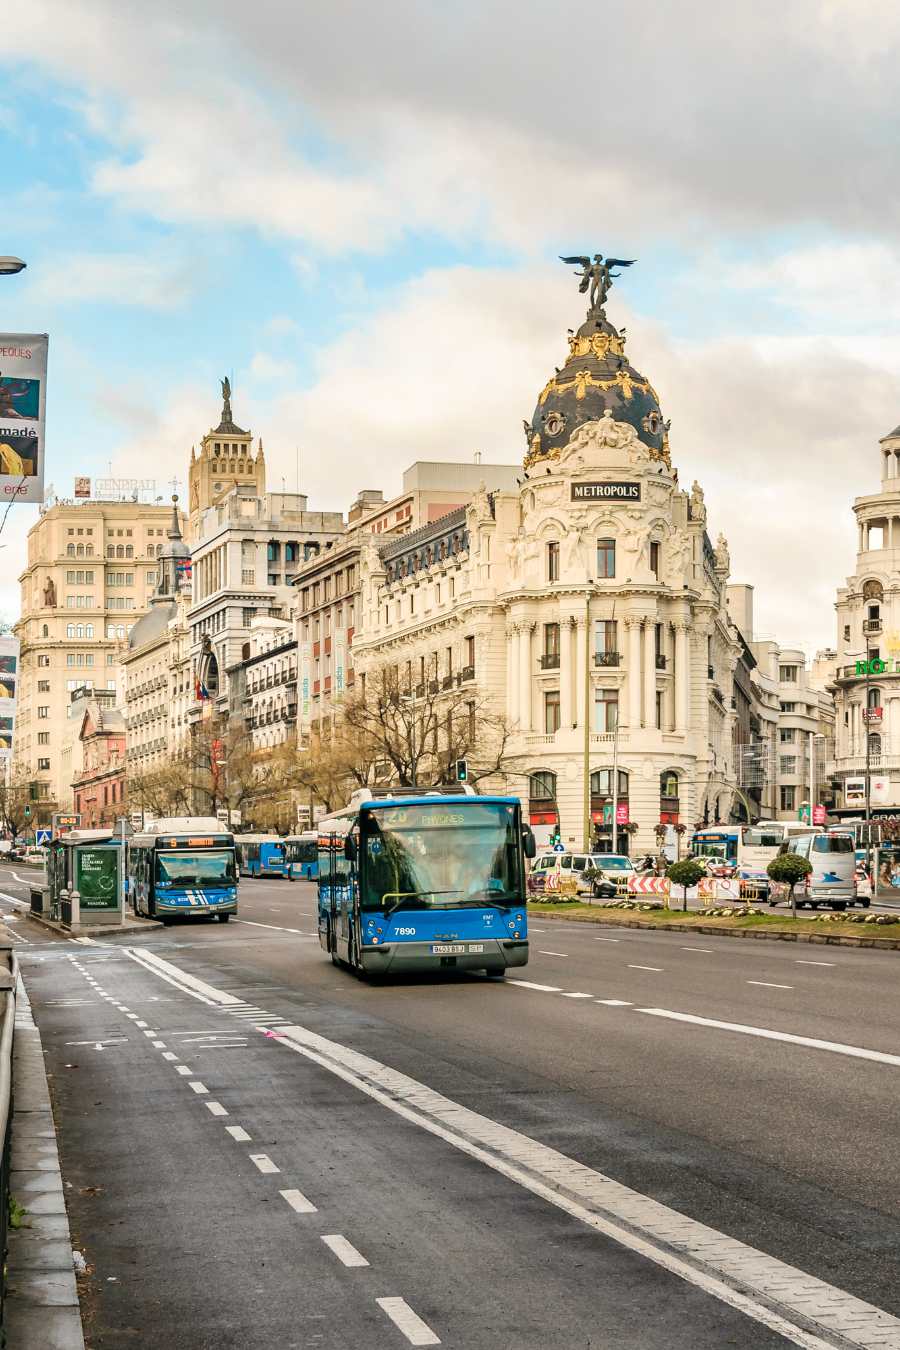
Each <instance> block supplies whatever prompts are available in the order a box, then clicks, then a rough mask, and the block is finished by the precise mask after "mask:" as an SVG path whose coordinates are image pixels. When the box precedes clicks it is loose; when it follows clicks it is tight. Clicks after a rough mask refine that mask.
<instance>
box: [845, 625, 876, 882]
mask: <svg viewBox="0 0 900 1350" xmlns="http://www.w3.org/2000/svg"><path fill="white" fill-rule="evenodd" d="M863 637H864V638H865V641H866V645H865V647H864V648H863V650H862V651H861V652H847V653H846V655H847V656H848V657H849V658H850V659H851V660H857V659H858V658H859V657H860V656H862V657H863V658H864V661H865V671H864V675H865V685H864V688H865V705H864V707H863V726H864V728H865V735H866V775H865V781H866V871H867V872H868V871H869V868H870V865H871V854H870V848H871V839H872V753H871V745H870V742H869V691H870V689H871V687H872V681H871V678H870V677H871V674H872V662H871V660H870V659H869V653H870V651H871V648H870V647H869V635H868V633H865V632H864V633H863Z"/></svg>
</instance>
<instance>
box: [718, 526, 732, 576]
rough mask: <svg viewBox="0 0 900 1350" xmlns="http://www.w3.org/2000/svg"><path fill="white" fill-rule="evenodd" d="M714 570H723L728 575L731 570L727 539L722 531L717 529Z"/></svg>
mask: <svg viewBox="0 0 900 1350" xmlns="http://www.w3.org/2000/svg"><path fill="white" fill-rule="evenodd" d="M716 571H717V572H723V573H724V574H725V576H728V574H729V572H730V571H731V554H730V553H729V552H728V540H727V539H726V538H725V535H724V534H723V533H722V531H721V530H720V531H719V537H718V539H717V540H716Z"/></svg>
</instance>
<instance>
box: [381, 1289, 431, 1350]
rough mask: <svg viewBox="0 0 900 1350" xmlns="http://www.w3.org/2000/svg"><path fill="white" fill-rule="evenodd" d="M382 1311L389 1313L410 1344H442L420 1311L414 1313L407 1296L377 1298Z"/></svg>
mask: <svg viewBox="0 0 900 1350" xmlns="http://www.w3.org/2000/svg"><path fill="white" fill-rule="evenodd" d="M375 1302H376V1303H377V1304H378V1306H379V1308H380V1309H381V1310H382V1312H385V1313H387V1315H388V1317H389V1318H390V1319H391V1321H392V1322H393V1324H394V1326H395V1327H396V1328H397V1330H398V1331H402V1332H403V1335H404V1336H405V1337H406V1339H407V1340H408V1341H409V1343H410V1345H440V1341H439V1339H438V1337H437V1336H435V1334H434V1332H433V1331H432V1330H431V1327H430V1326H429V1325H428V1323H427V1322H423V1321H422V1319H421V1317H419V1315H418V1313H414V1312H413V1310H412V1308H411V1307H410V1306H409V1304H408V1303H407V1301H406V1299H405V1298H376V1300H375Z"/></svg>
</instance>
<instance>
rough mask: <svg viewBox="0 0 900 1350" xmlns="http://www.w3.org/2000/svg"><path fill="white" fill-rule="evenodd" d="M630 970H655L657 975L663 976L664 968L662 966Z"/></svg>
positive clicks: (639, 967) (631, 968) (632, 967)
mask: <svg viewBox="0 0 900 1350" xmlns="http://www.w3.org/2000/svg"><path fill="white" fill-rule="evenodd" d="M628 969H629V970H653V971H655V972H656V974H657V975H661V974H662V973H663V968H662V966H629V967H628Z"/></svg>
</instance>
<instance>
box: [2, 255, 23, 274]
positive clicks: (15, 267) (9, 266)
mask: <svg viewBox="0 0 900 1350" xmlns="http://www.w3.org/2000/svg"><path fill="white" fill-rule="evenodd" d="M27 266H28V264H27V263H25V262H23V261H22V259H21V258H13V257H8V258H3V257H0V276H4V277H12V276H15V274H16V273H17V272H24V271H25V268H26V267H27Z"/></svg>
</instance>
